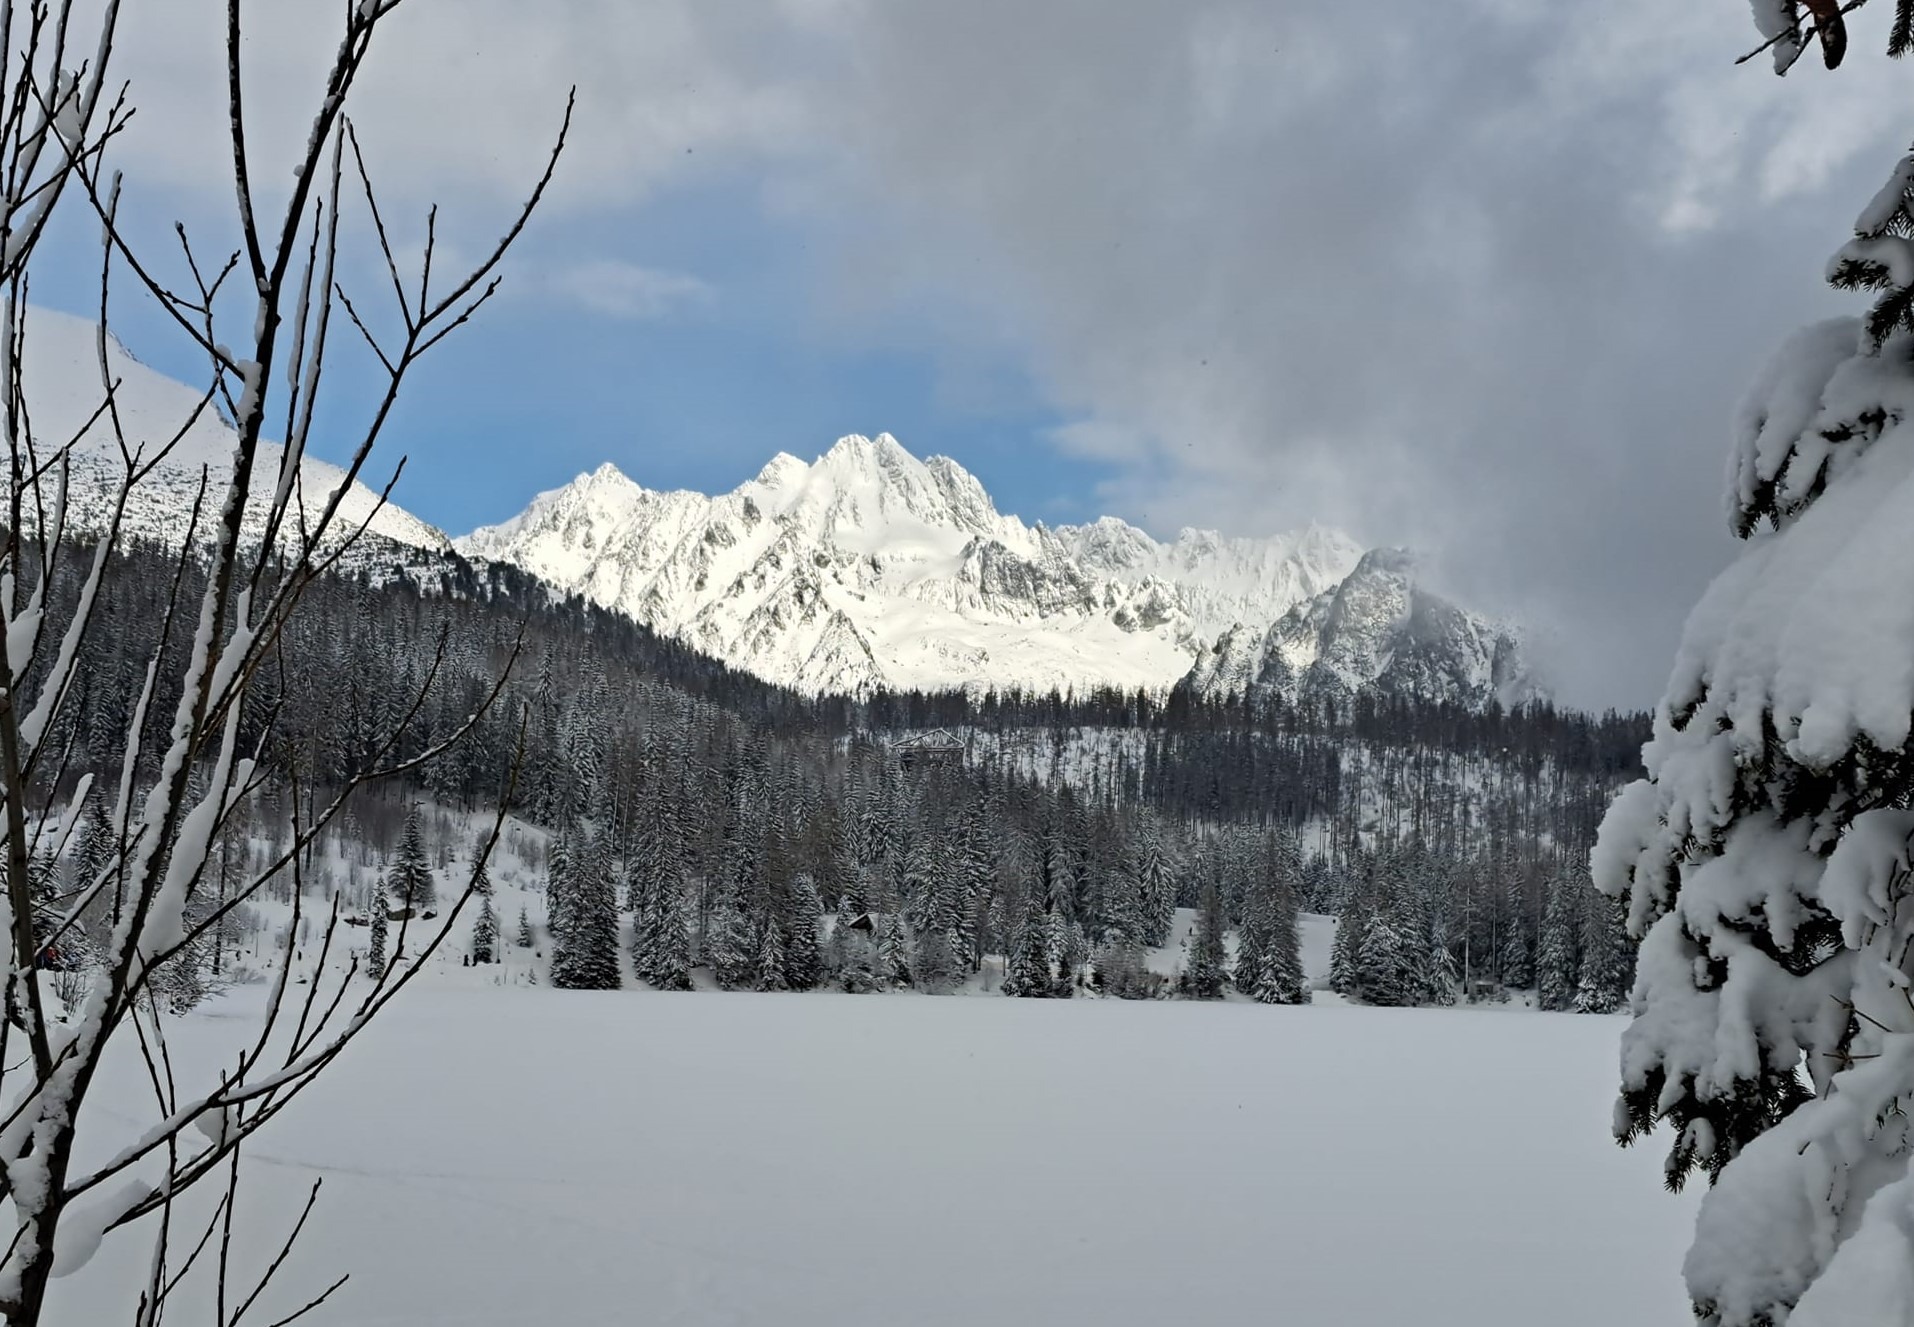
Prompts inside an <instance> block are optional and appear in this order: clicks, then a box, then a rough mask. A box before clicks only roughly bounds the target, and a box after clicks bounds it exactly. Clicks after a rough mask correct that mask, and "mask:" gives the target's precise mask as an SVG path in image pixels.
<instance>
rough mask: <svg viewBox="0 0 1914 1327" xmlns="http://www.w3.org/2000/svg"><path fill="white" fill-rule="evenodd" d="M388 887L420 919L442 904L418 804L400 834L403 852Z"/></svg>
mask: <svg viewBox="0 0 1914 1327" xmlns="http://www.w3.org/2000/svg"><path fill="white" fill-rule="evenodd" d="M386 886H387V888H389V889H390V890H391V891H392V900H393V902H394V903H396V904H397V905H398V906H399V907H400V908H403V909H409V910H410V915H411V916H414V917H417V916H419V915H420V914H421V913H424V912H426V911H427V910H428V909H430V908H432V907H435V906H436V905H437V903H438V887H437V886H436V885H435V884H434V883H433V880H432V863H431V860H430V859H429V858H428V857H427V856H426V853H425V836H424V834H423V832H422V831H421V830H420V827H419V808H418V805H417V804H416V803H415V804H414V805H413V807H412V809H411V810H409V811H407V812H406V815H405V829H404V830H403V831H401V833H400V835H399V850H398V852H397V853H396V854H395V855H394V857H393V859H392V867H391V869H390V870H389V871H387V872H386Z"/></svg>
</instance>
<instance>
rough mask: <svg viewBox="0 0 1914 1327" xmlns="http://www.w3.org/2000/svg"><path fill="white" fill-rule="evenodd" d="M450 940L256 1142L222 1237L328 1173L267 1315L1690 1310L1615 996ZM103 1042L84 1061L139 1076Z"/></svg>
mask: <svg viewBox="0 0 1914 1327" xmlns="http://www.w3.org/2000/svg"><path fill="white" fill-rule="evenodd" d="M478 971H479V970H477V969H459V968H447V969H442V970H440V971H437V972H428V973H427V974H426V975H425V977H424V978H422V984H421V985H420V986H417V987H415V988H414V989H413V990H411V991H409V992H407V993H406V995H404V996H403V997H402V998H401V999H400V1000H399V1001H398V1002H397V1003H395V1004H394V1005H393V1007H392V1008H391V1009H390V1010H389V1011H388V1013H387V1014H386V1015H384V1016H382V1017H381V1018H380V1019H379V1020H378V1021H377V1022H376V1023H375V1024H374V1025H373V1027H372V1029H371V1030H370V1031H368V1032H367V1034H366V1035H365V1037H364V1038H363V1040H361V1041H360V1042H359V1043H357V1044H355V1045H354V1046H353V1047H352V1048H351V1049H350V1051H349V1052H348V1054H347V1055H346V1056H345V1057H344V1058H343V1059H341V1061H340V1062H339V1063H338V1065H337V1066H336V1068H335V1069H334V1070H332V1071H331V1072H329V1073H328V1074H327V1075H325V1076H324V1078H323V1079H322V1080H321V1081H320V1082H319V1083H318V1084H317V1085H315V1087H314V1088H313V1089H312V1090H311V1092H310V1093H309V1094H308V1095H306V1096H305V1097H303V1098H301V1099H299V1100H298V1101H297V1102H295V1103H294V1105H293V1106H292V1107H291V1108H290V1109H289V1110H288V1111H287V1113H286V1114H285V1116H283V1117H282V1118H281V1119H280V1120H279V1121H277V1122H276V1123H275V1125H274V1127H272V1128H271V1129H270V1130H268V1131H267V1132H266V1133H264V1134H262V1135H261V1137H260V1139H259V1141H258V1143H257V1144H256V1145H255V1146H253V1147H251V1148H249V1149H248V1151H247V1153H246V1159H245V1161H244V1164H243V1167H242V1178H243V1185H242V1188H241V1190H240V1203H241V1208H240V1213H241V1218H242V1219H241V1221H240V1222H239V1225H238V1227H237V1228H236V1231H235V1236H234V1250H233V1261H234V1265H235V1266H236V1267H240V1268H245V1269H249V1270H248V1273H247V1275H248V1276H251V1275H255V1274H256V1269H257V1268H260V1267H263V1266H264V1264H265V1262H266V1261H267V1260H268V1259H270V1257H271V1256H272V1254H273V1252H275V1251H276V1249H277V1248H278V1244H279V1241H280V1239H281V1238H282V1237H283V1234H284V1231H285V1230H286V1229H287V1228H288V1227H289V1226H290V1224H291V1223H292V1222H293V1221H294V1220H295V1219H296V1218H297V1216H298V1213H299V1210H300V1208H301V1206H302V1205H303V1203H304V1201H305V1198H306V1195H307V1193H308V1191H309V1189H310V1186H311V1184H312V1182H313V1181H314V1180H315V1179H320V1178H322V1179H323V1180H324V1188H323V1192H322V1194H321V1196H320V1199H319V1202H318V1205H317V1207H316V1209H315V1211H314V1213H313V1216H312V1217H311V1220H310V1222H309V1223H308V1226H307V1230H306V1234H305V1236H304V1237H303V1238H302V1240H301V1241H300V1244H299V1246H298V1248H297V1250H296V1251H295V1253H294V1255H293V1257H292V1259H291V1260H290V1261H289V1262H288V1264H287V1266H286V1268H285V1269H284V1270H283V1271H282V1272H281V1273H280V1275H279V1278H278V1279H277V1280H276V1281H275V1283H274V1286H273V1287H272V1288H271V1289H270V1290H269V1291H268V1293H267V1295H266V1297H264V1298H263V1299H262V1300H261V1304H260V1307H259V1309H258V1310H257V1311H256V1312H257V1314H258V1320H259V1321H261V1322H271V1321H272V1320H273V1319H274V1318H276V1317H278V1316H280V1315H281V1314H283V1313H286V1312H289V1311H291V1310H292V1309H293V1308H296V1307H297V1306H298V1305H299V1304H301V1303H304V1302H305V1301H306V1300H307V1299H309V1298H311V1297H312V1296H313V1295H315V1294H317V1293H318V1292H319V1291H320V1290H322V1289H324V1288H325V1286H326V1285H327V1284H329V1283H330V1282H332V1281H333V1280H335V1279H336V1278H337V1277H338V1276H340V1275H341V1274H345V1273H350V1276H351V1279H350V1280H349V1281H348V1282H347V1283H346V1285H345V1286H344V1287H343V1288H341V1289H340V1290H339V1292H338V1293H337V1295H336V1296H335V1297H334V1298H333V1299H332V1300H331V1301H330V1302H329V1303H328V1305H327V1306H326V1307H325V1309H323V1310H322V1317H321V1318H320V1319H319V1320H321V1321H331V1322H341V1323H353V1324H365V1325H367V1327H370V1325H371V1324H406V1325H407V1327H416V1325H422V1324H454V1323H457V1324H494V1323H496V1324H506V1323H531V1322H564V1323H570V1324H592V1323H609V1322H632V1321H643V1322H647V1323H658V1324H687V1325H692V1324H696V1325H698V1327H705V1325H716V1324H744V1323H768V1322H833V1323H840V1324H881V1323H898V1322H910V1323H915V1324H924V1325H925V1327H937V1325H940V1324H951V1325H952V1327H956V1325H957V1324H966V1325H967V1324H973V1323H977V1322H1002V1323H1091V1322H1095V1323H1104V1324H1130V1323H1135V1324H1143V1323H1163V1322H1204V1321H1235V1320H1247V1319H1249V1318H1254V1319H1255V1320H1258V1321H1281V1322H1293V1323H1306V1324H1316V1323H1321V1324H1338V1325H1341V1327H1365V1325H1366V1324H1376V1325H1378V1327H1380V1325H1381V1324H1397V1323H1401V1322H1404V1321H1416V1322H1420V1323H1426V1324H1434V1325H1437V1327H1447V1325H1449V1324H1454V1325H1455V1327H1530V1324H1532V1323H1533V1322H1534V1321H1535V1308H1536V1305H1537V1304H1539V1303H1543V1302H1552V1303H1554V1304H1555V1305H1557V1306H1559V1307H1558V1309H1557V1310H1556V1311H1555V1317H1554V1321H1556V1322H1558V1323H1562V1324H1588V1325H1589V1327H1596V1325H1597V1324H1613V1323H1622V1322H1627V1323H1633V1324H1654V1323H1668V1324H1676V1323H1680V1322H1683V1321H1685V1320H1686V1318H1687V1316H1688V1310H1687V1305H1686V1301H1685V1299H1684V1296H1683V1294H1682V1286H1681V1280H1680V1276H1679V1261H1680V1251H1681V1250H1682V1248H1683V1247H1684V1245H1685V1243H1686V1238H1687V1234H1688V1232H1689V1230H1690V1228H1691V1226H1692V1222H1693V1209H1694V1204H1693V1198H1692V1195H1690V1196H1688V1197H1684V1198H1671V1197H1669V1196H1667V1195H1666V1194H1664V1193H1662V1192H1661V1190H1660V1187H1659V1185H1658V1183H1657V1178H1658V1168H1659V1165H1660V1157H1659V1155H1658V1149H1655V1148H1653V1147H1645V1148H1640V1149H1636V1150H1634V1151H1629V1152H1623V1151H1620V1150H1618V1149H1616V1148H1615V1146H1614V1145H1613V1144H1612V1143H1611V1142H1610V1141H1609V1137H1608V1128H1607V1125H1608V1119H1607V1116H1608V1109H1609V1107H1608V1103H1609V1102H1610V1101H1611V1100H1612V1098H1613V1080H1614V1072H1615V1069H1614V1065H1615V1054H1616V1043H1617V1039H1618V1037H1619V1035H1620V1032H1621V1029H1622V1027H1623V1026H1624V1023H1623V1020H1621V1019H1619V1018H1591V1017H1576V1016H1572V1015H1549V1014H1532V1013H1522V1012H1515V1011H1511V1010H1494V1011H1487V1010H1425V1009H1402V1010H1386V1009H1367V1008H1358V1007H1337V1006H1323V1005H1318V1006H1316V1007H1311V1008H1270V1007H1265V1006H1261V1005H1256V1004H1252V1003H1248V1002H1240V1003H1239V1002H1229V1003H1223V1004H1202V1003H1187V1002H1128V1001H1096V1000H1075V1001H1042V1000H994V999H943V1000H938V999H926V998H911V997H908V996H905V997H895V998H875V999H874V998H867V997H855V996H846V995H835V994H821V993H814V994H808V995H759V994H751V993H733V994H727V995H715V994H710V993H686V994H677V995H673V994H644V993H633V992H623V993H620V992H602V993H600V992H560V991H552V990H550V989H549V988H545V987H528V986H513V985H503V986H501V985H494V984H489V982H483V981H481V980H480V978H479V977H478V975H477V974H478ZM258 998H259V997H258V994H257V992H256V991H254V990H251V989H240V990H237V991H234V992H231V993H228V994H227V995H225V996H223V997H221V998H219V999H216V1000H214V1001H212V1002H210V1003H209V1004H207V1005H205V1006H203V1007H202V1010H201V1011H199V1012H196V1013H194V1014H193V1015H190V1016H188V1017H186V1018H184V1019H182V1020H180V1021H179V1023H178V1024H177V1030H176V1032H175V1033H174V1038H173V1046H172V1052H173V1055H174V1057H175V1059H176V1060H178V1061H188V1062H192V1063H194V1064H199V1065H210V1064H211V1063H213V1062H214V1061H216V1060H217V1059H219V1058H220V1057H222V1056H224V1055H226V1054H227V1053H228V1052H229V1051H230V1049H231V1046H232V1044H233V1040H234V1036H235V1029H245V1028H247V1027H249V1026H250V1023H249V1022H248V1021H247V1020H246V1019H243V1018H241V1017H239V1016H240V1015H242V1014H246V1013H248V1012H249V1009H248V1006H249V1005H250V1003H252V1002H253V1001H255V1000H257V999H258ZM241 1035H243V1032H242V1034H241ZM116 1070H117V1071H123V1072H124V1074H125V1076H124V1077H123V1078H122V1079H121V1080H120V1081H118V1082H115V1083H113V1084H111V1087H112V1089H113V1090H112V1091H110V1092H103V1093H100V1094H98V1096H97V1097H96V1100H97V1101H100V1102H102V1103H112V1102H114V1101H116V1100H126V1099H130V1098H131V1097H132V1096H133V1095H136V1094H137V1093H138V1092H139V1091H140V1087H139V1084H138V1081H137V1077H136V1075H135V1074H134V1073H133V1066H131V1065H127V1064H121V1065H118V1066H116ZM98 1109H101V1110H103V1111H106V1110H110V1105H102V1106H100V1107H98ZM129 1127H130V1126H129ZM197 1198H198V1199H200V1200H202V1205H205V1206H209V1205H210V1204H211V1203H212V1202H214V1201H216V1195H213V1194H211V1193H202V1194H200V1195H197ZM145 1257H146V1249H145V1247H144V1241H143V1240H141V1239H140V1238H139V1237H138V1236H137V1234H135V1233H129V1232H122V1233H120V1234H116V1235H114V1236H111V1237H109V1239H108V1241H107V1243H106V1245H105V1247H104V1248H103V1249H102V1251H101V1253H100V1254H99V1256H98V1258H97V1259H96V1261H95V1262H94V1263H93V1264H91V1265H90V1266H88V1267H87V1268H86V1269H85V1271H84V1273H83V1274H81V1275H78V1276H75V1277H73V1278H70V1279H67V1280H62V1281H58V1282H56V1289H55V1298H54V1300H53V1301H52V1305H51V1308H52V1311H53V1314H54V1316H53V1317H52V1319H51V1320H52V1321H57V1322H63V1323H96V1322H108V1321H117V1320H119V1319H120V1318H121V1317H123V1316H124V1306H125V1305H127V1304H128V1303H130V1302H132V1300H133V1298H134V1297H135V1296H136V1295H137V1289H138V1285H139V1282H140V1280H141V1278H142V1276H143V1275H144V1272H145ZM1617 1269H1625V1271H1624V1274H1618V1273H1617ZM199 1307H200V1305H199V1304H198V1303H197V1302H195V1301H193V1300H190V1299H189V1300H183V1301H181V1302H180V1304H179V1309H180V1311H181V1320H182V1321H196V1320H198V1316H199V1314H198V1313H197V1312H196V1310H197V1309H198V1308H199Z"/></svg>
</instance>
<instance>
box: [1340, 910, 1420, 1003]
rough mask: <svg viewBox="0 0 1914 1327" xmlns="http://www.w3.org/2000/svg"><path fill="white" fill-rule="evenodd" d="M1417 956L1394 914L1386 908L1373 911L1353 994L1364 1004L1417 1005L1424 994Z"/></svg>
mask: <svg viewBox="0 0 1914 1327" xmlns="http://www.w3.org/2000/svg"><path fill="white" fill-rule="evenodd" d="M1417 957H1418V955H1417V953H1416V950H1415V947H1414V946H1413V945H1412V944H1411V943H1410V941H1409V940H1408V939H1407V938H1406V937H1405V936H1404V935H1403V932H1402V928H1401V927H1400V926H1398V925H1397V924H1396V919H1395V918H1394V917H1392V916H1390V915H1389V914H1388V912H1386V911H1383V910H1378V911H1376V912H1373V913H1371V914H1370V916H1369V918H1368V921H1367V922H1366V924H1365V925H1364V926H1363V928H1362V947H1361V948H1360V950H1358V952H1357V954H1356V959H1355V964H1356V975H1355V987H1354V991H1353V993H1354V994H1356V995H1358V996H1360V997H1361V998H1362V1001H1363V1003H1364V1004H1375V1005H1407V1004H1415V1003H1416V1002H1417V1001H1418V999H1419V998H1420V995H1421V976H1420V971H1419V967H1418V963H1417Z"/></svg>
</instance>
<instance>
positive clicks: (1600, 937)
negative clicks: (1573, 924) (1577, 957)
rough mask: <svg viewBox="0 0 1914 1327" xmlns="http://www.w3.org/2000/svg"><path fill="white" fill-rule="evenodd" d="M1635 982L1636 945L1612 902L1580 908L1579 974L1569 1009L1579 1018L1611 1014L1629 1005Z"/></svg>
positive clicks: (1589, 903)
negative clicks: (1580, 967) (1629, 989)
mask: <svg viewBox="0 0 1914 1327" xmlns="http://www.w3.org/2000/svg"><path fill="white" fill-rule="evenodd" d="M1634 980H1635V944H1634V941H1632V940H1630V939H1629V938H1628V931H1627V927H1626V921H1625V918H1624V915H1623V909H1622V907H1621V905H1620V904H1619V903H1617V902H1616V901H1615V900H1613V899H1594V900H1589V901H1586V902H1584V903H1583V905H1582V973H1581V980H1580V982H1579V983H1578V984H1577V985H1576V988H1575V1001H1574V1005H1573V1006H1572V1007H1573V1008H1574V1010H1575V1012H1576V1013H1578V1014H1612V1013H1614V1012H1615V1011H1616V1010H1618V1009H1621V1008H1624V1007H1625V1006H1626V1005H1627V1004H1628V988H1629V987H1630V986H1631V985H1632V984H1633V983H1634Z"/></svg>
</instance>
